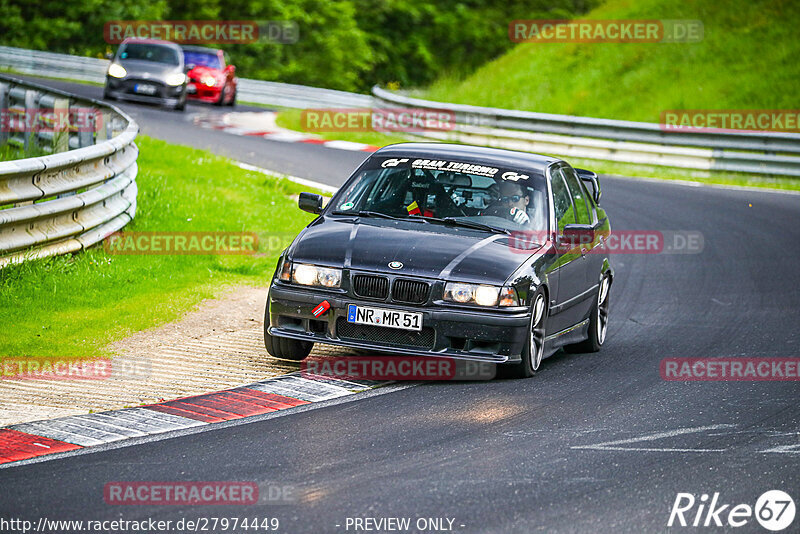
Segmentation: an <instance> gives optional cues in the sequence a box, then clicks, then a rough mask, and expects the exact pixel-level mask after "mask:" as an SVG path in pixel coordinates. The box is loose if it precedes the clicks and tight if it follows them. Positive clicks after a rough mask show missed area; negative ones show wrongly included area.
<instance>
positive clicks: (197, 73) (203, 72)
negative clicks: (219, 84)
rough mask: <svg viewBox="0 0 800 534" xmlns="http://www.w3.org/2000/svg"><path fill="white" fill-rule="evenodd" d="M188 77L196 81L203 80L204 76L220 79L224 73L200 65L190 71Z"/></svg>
mask: <svg viewBox="0 0 800 534" xmlns="http://www.w3.org/2000/svg"><path fill="white" fill-rule="evenodd" d="M187 75H188V76H189V77H190V78H194V79H195V80H202V79H203V76H213V77H214V79H219V78H220V77H221V76H222V71H221V70H219V69H215V68H213V67H206V66H204V65H198V66H196V67H195V68H193V69H192V70H190V71H189V72H188V73H187Z"/></svg>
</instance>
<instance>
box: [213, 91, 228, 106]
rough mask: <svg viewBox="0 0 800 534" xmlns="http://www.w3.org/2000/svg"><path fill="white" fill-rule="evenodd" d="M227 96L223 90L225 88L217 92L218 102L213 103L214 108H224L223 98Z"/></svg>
mask: <svg viewBox="0 0 800 534" xmlns="http://www.w3.org/2000/svg"><path fill="white" fill-rule="evenodd" d="M227 96H228V92H227V91H226V90H225V87H223V88H222V89H221V90H220V92H219V100H217V101H216V102H214V105H215V106H224V105H225V97H227Z"/></svg>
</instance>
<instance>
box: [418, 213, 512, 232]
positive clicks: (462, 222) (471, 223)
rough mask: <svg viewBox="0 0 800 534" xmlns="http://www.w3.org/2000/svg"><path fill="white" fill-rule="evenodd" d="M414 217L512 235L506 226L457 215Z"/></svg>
mask: <svg viewBox="0 0 800 534" xmlns="http://www.w3.org/2000/svg"><path fill="white" fill-rule="evenodd" d="M412 217H413V218H414V219H416V220H421V221H426V222H437V223H442V224H446V225H449V226H463V227H465V228H475V229H476V230H486V231H487V232H492V233H495V234H507V235H511V232H510V231H509V230H506V229H505V228H498V227H496V226H491V225H488V224H483V223H479V222H475V221H466V220H463V219H456V218H455V217H443V218H442V217H421V216H419V215H412V216H411V217H410V218H412Z"/></svg>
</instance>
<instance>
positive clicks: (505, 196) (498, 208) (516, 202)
mask: <svg viewBox="0 0 800 534" xmlns="http://www.w3.org/2000/svg"><path fill="white" fill-rule="evenodd" d="M492 189H493V193H494V194H495V196H494V199H493V200H492V202H491V204H489V206H488V207H487V208H486V209H485V210H484V211H483V213H482V214H481V215H497V216H499V217H505V218H506V219H509V220H511V221H514V222H515V223H517V224H519V225H521V226H524V225H526V224H528V223H529V222H530V217H528V213H527V212H526V210H527V208H528V204H530V202H531V197H530V196H529V195H528V193H527V191H526V189H525V187H524V186H522V185H521V184H518V183H515V182H501V183H500V184H495V185H493V186H492Z"/></svg>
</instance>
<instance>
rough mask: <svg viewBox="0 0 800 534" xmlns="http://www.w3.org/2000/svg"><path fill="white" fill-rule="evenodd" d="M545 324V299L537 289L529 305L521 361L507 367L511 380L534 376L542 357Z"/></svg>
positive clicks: (540, 290) (542, 293) (541, 291)
mask: <svg viewBox="0 0 800 534" xmlns="http://www.w3.org/2000/svg"><path fill="white" fill-rule="evenodd" d="M546 323H547V299H546V298H545V295H544V291H543V290H542V289H539V290H537V291H536V294H535V295H534V296H533V304H532V305H531V322H530V324H529V325H528V337H527V339H526V340H525V347H524V348H523V349H522V361H521V362H519V363H517V364H513V365H511V366H509V368H508V371H509V374H510V375H511V376H512V377H513V378H529V377H531V376H533V375H535V374H536V371H538V370H539V366H540V365H541V364H542V358H543V357H544V338H545V332H546V327H545V324H546Z"/></svg>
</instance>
